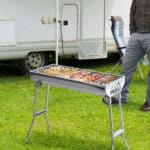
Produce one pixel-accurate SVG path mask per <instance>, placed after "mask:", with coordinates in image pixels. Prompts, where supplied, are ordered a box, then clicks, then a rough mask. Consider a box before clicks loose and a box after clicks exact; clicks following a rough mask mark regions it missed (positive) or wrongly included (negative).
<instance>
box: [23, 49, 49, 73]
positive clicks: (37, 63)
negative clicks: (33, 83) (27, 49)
mask: <svg viewBox="0 0 150 150" xmlns="http://www.w3.org/2000/svg"><path fill="white" fill-rule="evenodd" d="M48 57H49V54H48V53H44V52H32V53H29V54H28V55H27V56H26V57H25V58H24V61H23V64H24V69H25V72H29V71H30V70H33V69H36V68H39V67H43V66H45V65H47V64H48V62H49V61H48Z"/></svg>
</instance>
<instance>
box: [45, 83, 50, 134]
mask: <svg viewBox="0 0 150 150" xmlns="http://www.w3.org/2000/svg"><path fill="white" fill-rule="evenodd" d="M48 92H49V85H47V88H46V99H45V111H46V112H45V121H46V124H47V131H48V132H49V131H50V124H49V121H48V117H47V112H48Z"/></svg>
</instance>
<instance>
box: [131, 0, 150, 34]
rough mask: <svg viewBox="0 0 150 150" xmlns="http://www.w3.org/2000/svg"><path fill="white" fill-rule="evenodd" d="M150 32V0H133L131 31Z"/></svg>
mask: <svg viewBox="0 0 150 150" xmlns="http://www.w3.org/2000/svg"><path fill="white" fill-rule="evenodd" d="M134 32H139V33H141V32H142V33H143V32H150V0H133V1H132V5H131V9H130V33H134Z"/></svg>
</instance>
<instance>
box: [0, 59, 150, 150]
mask: <svg viewBox="0 0 150 150" xmlns="http://www.w3.org/2000/svg"><path fill="white" fill-rule="evenodd" d="M117 59H118V58H115V59H112V58H110V59H107V60H105V59H104V60H96V61H94V60H90V61H81V62H79V61H74V62H73V64H71V63H68V60H67V61H66V60H60V63H61V64H64V65H74V66H76V67H82V68H88V69H93V70H97V71H103V72H109V71H110V70H111V69H112V67H113V65H114V64H115V63H116V60H117ZM141 66H142V71H143V73H144V77H145V80H142V79H141V77H140V74H139V72H138V71H136V72H135V74H134V77H133V80H132V83H131V86H130V94H129V100H128V103H127V104H125V105H123V117H124V124H125V134H126V138H127V141H128V144H129V147H130V149H131V150H149V145H150V112H146V113H145V112H141V111H139V107H140V106H141V105H142V103H143V102H144V99H145V92H146V83H147V81H146V75H147V71H148V69H149V67H148V66H143V65H141ZM13 69H14V68H13V67H12V66H5V67H4V66H3V67H1V68H0V72H1V73H0V101H1V102H0V150H108V149H110V142H111V139H110V126H109V111H108V106H107V105H105V104H103V103H102V97H101V96H98V95H94V94H89V93H85V92H79V91H75V90H71V89H65V88H60V87H54V86H52V87H50V92H49V107H48V109H49V111H48V118H49V120H50V124H51V131H50V133H47V130H46V124H45V120H44V117H43V116H42V115H41V116H39V117H37V118H36V121H35V125H34V127H33V130H32V132H31V136H30V141H29V143H28V144H25V143H24V140H25V136H26V133H27V131H28V127H29V125H30V123H31V119H32V111H33V98H34V82H33V81H32V80H31V79H30V78H29V77H28V76H25V75H19V76H18V75H17V73H16V71H13ZM119 72H120V66H119V67H118V68H117V69H116V70H115V72H114V73H116V74H119ZM45 88H46V87H45V85H43V86H42V87H41V88H40V90H39V97H38V109H42V108H43V105H44V101H43V99H44V98H45V97H44V96H45ZM113 112H114V116H113V119H114V122H115V128H116V129H117V128H119V119H118V106H113ZM115 150H125V146H124V144H123V142H122V139H121V137H117V138H116V140H115Z"/></svg>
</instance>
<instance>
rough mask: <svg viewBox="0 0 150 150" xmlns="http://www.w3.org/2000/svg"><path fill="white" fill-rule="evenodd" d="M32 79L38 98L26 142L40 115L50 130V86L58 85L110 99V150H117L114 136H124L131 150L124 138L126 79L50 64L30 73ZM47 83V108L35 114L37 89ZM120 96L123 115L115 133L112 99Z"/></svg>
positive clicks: (120, 107)
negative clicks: (122, 96) (123, 105)
mask: <svg viewBox="0 0 150 150" xmlns="http://www.w3.org/2000/svg"><path fill="white" fill-rule="evenodd" d="M31 78H32V79H33V80H34V81H35V95H34V110H33V119H32V123H31V125H30V127H29V130H28V133H27V136H26V140H25V142H26V143H27V142H28V140H29V136H30V133H31V130H32V127H33V124H34V121H35V118H36V117H37V116H39V115H41V114H44V115H45V120H46V123H47V127H48V131H49V129H50V125H49V121H48V118H47V111H48V92H49V85H56V86H60V87H65V88H69V89H75V90H79V91H85V92H89V93H93V94H98V95H102V96H108V97H109V116H110V129H111V140H112V143H111V148H112V150H113V149H114V139H115V137H117V136H119V135H122V137H123V141H124V143H125V145H126V148H127V149H128V144H127V141H126V139H125V133H124V124H123V117H122V106H121V100H120V99H121V95H120V92H121V89H122V87H123V85H124V80H125V79H124V76H120V75H112V74H107V73H102V72H97V71H93V70H87V69H81V68H75V67H68V66H63V65H49V66H45V67H41V68H38V69H35V70H33V71H31ZM42 84H46V85H47V88H46V99H45V108H44V109H43V110H41V111H36V103H37V102H36V101H37V96H38V88H39V87H40V86H41V85H42ZM116 94H117V95H120V96H119V97H120V98H119V114H120V129H118V130H117V131H114V129H113V117H112V113H113V112H112V105H111V101H112V100H111V98H112V96H114V95H116Z"/></svg>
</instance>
